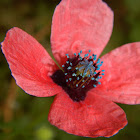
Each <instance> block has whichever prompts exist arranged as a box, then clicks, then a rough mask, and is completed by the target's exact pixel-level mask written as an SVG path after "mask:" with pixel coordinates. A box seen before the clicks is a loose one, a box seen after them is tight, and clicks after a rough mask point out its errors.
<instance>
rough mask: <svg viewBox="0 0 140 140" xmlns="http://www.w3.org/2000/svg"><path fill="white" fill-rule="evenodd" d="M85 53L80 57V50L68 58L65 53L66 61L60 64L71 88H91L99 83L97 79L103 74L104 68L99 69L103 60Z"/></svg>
mask: <svg viewBox="0 0 140 140" xmlns="http://www.w3.org/2000/svg"><path fill="white" fill-rule="evenodd" d="M90 52H91V51H90V50H89V53H87V54H85V55H84V57H81V54H82V51H80V52H79V53H78V54H76V53H74V57H73V58H70V56H69V55H68V54H66V57H67V61H66V63H65V64H63V65H62V69H63V71H64V75H65V81H66V84H67V86H68V87H70V88H71V89H83V88H89V87H90V88H91V86H92V87H93V88H95V87H97V85H100V84H101V82H99V79H101V78H102V76H103V75H104V72H105V70H100V67H101V66H102V64H103V61H101V60H100V59H97V55H94V54H92V55H90Z"/></svg>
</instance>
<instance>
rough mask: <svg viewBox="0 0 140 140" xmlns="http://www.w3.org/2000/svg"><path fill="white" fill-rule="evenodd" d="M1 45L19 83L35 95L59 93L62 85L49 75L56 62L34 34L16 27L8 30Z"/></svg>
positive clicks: (42, 95)
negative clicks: (55, 82) (57, 83)
mask: <svg viewBox="0 0 140 140" xmlns="http://www.w3.org/2000/svg"><path fill="white" fill-rule="evenodd" d="M1 45H2V51H3V53H4V55H5V57H6V59H7V61H8V63H9V66H10V69H11V72H12V75H13V77H14V78H15V79H16V83H17V85H19V86H20V87H21V88H22V89H23V90H25V91H26V92H27V93H29V94H31V95H34V96H40V97H44V96H52V95H55V94H57V93H58V89H59V88H60V87H58V86H57V85H56V84H54V83H53V81H52V79H51V78H50V77H49V73H52V71H53V69H52V68H53V65H54V62H53V60H52V59H51V57H50V56H49V55H48V53H47V51H46V50H45V49H44V48H43V47H42V46H41V45H40V44H39V43H38V42H37V41H36V40H35V39H34V38H33V37H32V36H30V35H29V34H27V33H26V32H24V31H22V30H21V29H19V28H17V27H15V28H12V29H11V30H9V31H8V32H7V34H6V37H5V40H4V42H3V43H2V44H1ZM55 68H56V67H55Z"/></svg>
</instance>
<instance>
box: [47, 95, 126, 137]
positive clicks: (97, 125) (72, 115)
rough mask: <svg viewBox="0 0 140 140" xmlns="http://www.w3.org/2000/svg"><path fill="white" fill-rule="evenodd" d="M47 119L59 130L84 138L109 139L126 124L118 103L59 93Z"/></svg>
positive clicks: (100, 98) (98, 98) (89, 96)
mask: <svg viewBox="0 0 140 140" xmlns="http://www.w3.org/2000/svg"><path fill="white" fill-rule="evenodd" d="M48 119H49V121H50V123H51V124H53V125H55V126H56V127H58V128H60V129H62V130H64V131H66V132H68V133H71V134H74V135H79V136H84V137H110V136H112V135H114V134H116V133H117V132H118V131H119V130H120V129H122V128H124V126H125V125H126V124H127V119H126V115H125V113H124V111H123V110H122V109H121V108H120V107H119V106H118V105H116V104H115V103H113V102H111V101H109V100H107V99H104V98H102V97H100V96H98V95H96V94H91V93H90V92H89V93H88V96H87V97H86V99H85V100H84V101H82V102H73V101H72V100H71V99H70V98H69V96H68V95H67V94H66V93H64V92H62V93H61V94H57V95H56V97H55V100H54V102H53V104H52V106H51V109H50V113H49V116H48Z"/></svg>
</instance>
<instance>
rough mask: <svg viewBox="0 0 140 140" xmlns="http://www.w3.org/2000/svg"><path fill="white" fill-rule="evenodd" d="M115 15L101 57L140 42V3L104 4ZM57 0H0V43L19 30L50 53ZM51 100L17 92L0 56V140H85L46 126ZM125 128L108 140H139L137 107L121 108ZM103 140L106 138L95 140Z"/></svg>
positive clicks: (123, 0)
mask: <svg viewBox="0 0 140 140" xmlns="http://www.w3.org/2000/svg"><path fill="white" fill-rule="evenodd" d="M104 1H105V2H107V3H108V5H109V6H110V7H111V8H112V10H113V11H114V14H115V15H114V19H115V20H114V29H113V33H112V36H111V39H110V41H109V43H108V45H107V47H106V49H105V50H104V52H103V54H105V53H107V52H109V51H110V50H112V49H114V48H116V47H118V46H121V45H123V44H126V43H129V42H135V41H140V8H139V7H140V0H116V1H115V0H104ZM59 2H60V0H0V42H2V41H3V40H4V37H5V34H6V32H7V30H9V29H10V28H12V27H15V26H17V27H19V28H21V29H23V30H25V31H26V32H28V33H29V34H31V35H32V36H34V37H35V38H36V39H37V40H38V41H39V42H40V43H41V44H42V45H43V46H44V47H45V48H46V49H47V51H49V52H50V53H51V50H50V33H51V20H52V15H53V12H54V9H55V7H56V5H57V4H58V3H59ZM52 102H53V97H49V98H37V97H33V96H30V95H28V94H26V93H25V92H24V91H23V90H22V89H20V88H19V87H18V86H17V85H16V84H15V81H14V79H13V78H12V76H11V73H10V69H9V68H8V64H7V62H6V59H5V57H4V55H3V54H2V53H0V140H18V139H20V140H86V139H91V138H83V137H79V136H74V135H70V134H67V133H66V132H63V131H61V130H59V129H58V128H56V127H54V126H52V125H50V124H49V122H48V120H47V115H48V112H49V108H50V105H51V103H52ZM119 105H120V106H121V107H122V108H123V109H124V111H125V112H126V115H127V119H128V125H127V126H126V127H125V128H124V129H123V130H121V131H120V132H119V133H118V134H117V135H115V136H113V137H111V138H109V139H111V140H118V139H119V140H138V139H140V105H133V106H130V105H122V104H119ZM96 139H97V140H103V139H107V138H96Z"/></svg>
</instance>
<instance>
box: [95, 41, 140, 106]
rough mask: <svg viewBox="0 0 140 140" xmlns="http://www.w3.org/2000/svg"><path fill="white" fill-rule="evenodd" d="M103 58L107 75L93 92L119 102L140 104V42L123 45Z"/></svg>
mask: <svg viewBox="0 0 140 140" xmlns="http://www.w3.org/2000/svg"><path fill="white" fill-rule="evenodd" d="M101 59H102V60H103V61H104V65H103V66H102V68H103V69H105V76H103V78H102V79H101V83H102V84H101V85H99V86H98V87H97V88H95V89H93V93H94V92H95V93H97V94H98V95H101V96H102V97H104V98H107V99H109V100H111V101H114V102H118V103H124V104H140V42H136V43H130V44H126V45H123V46H121V47H119V48H117V49H115V50H113V51H111V52H110V53H108V54H106V55H104V56H103V57H102V58H101Z"/></svg>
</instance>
